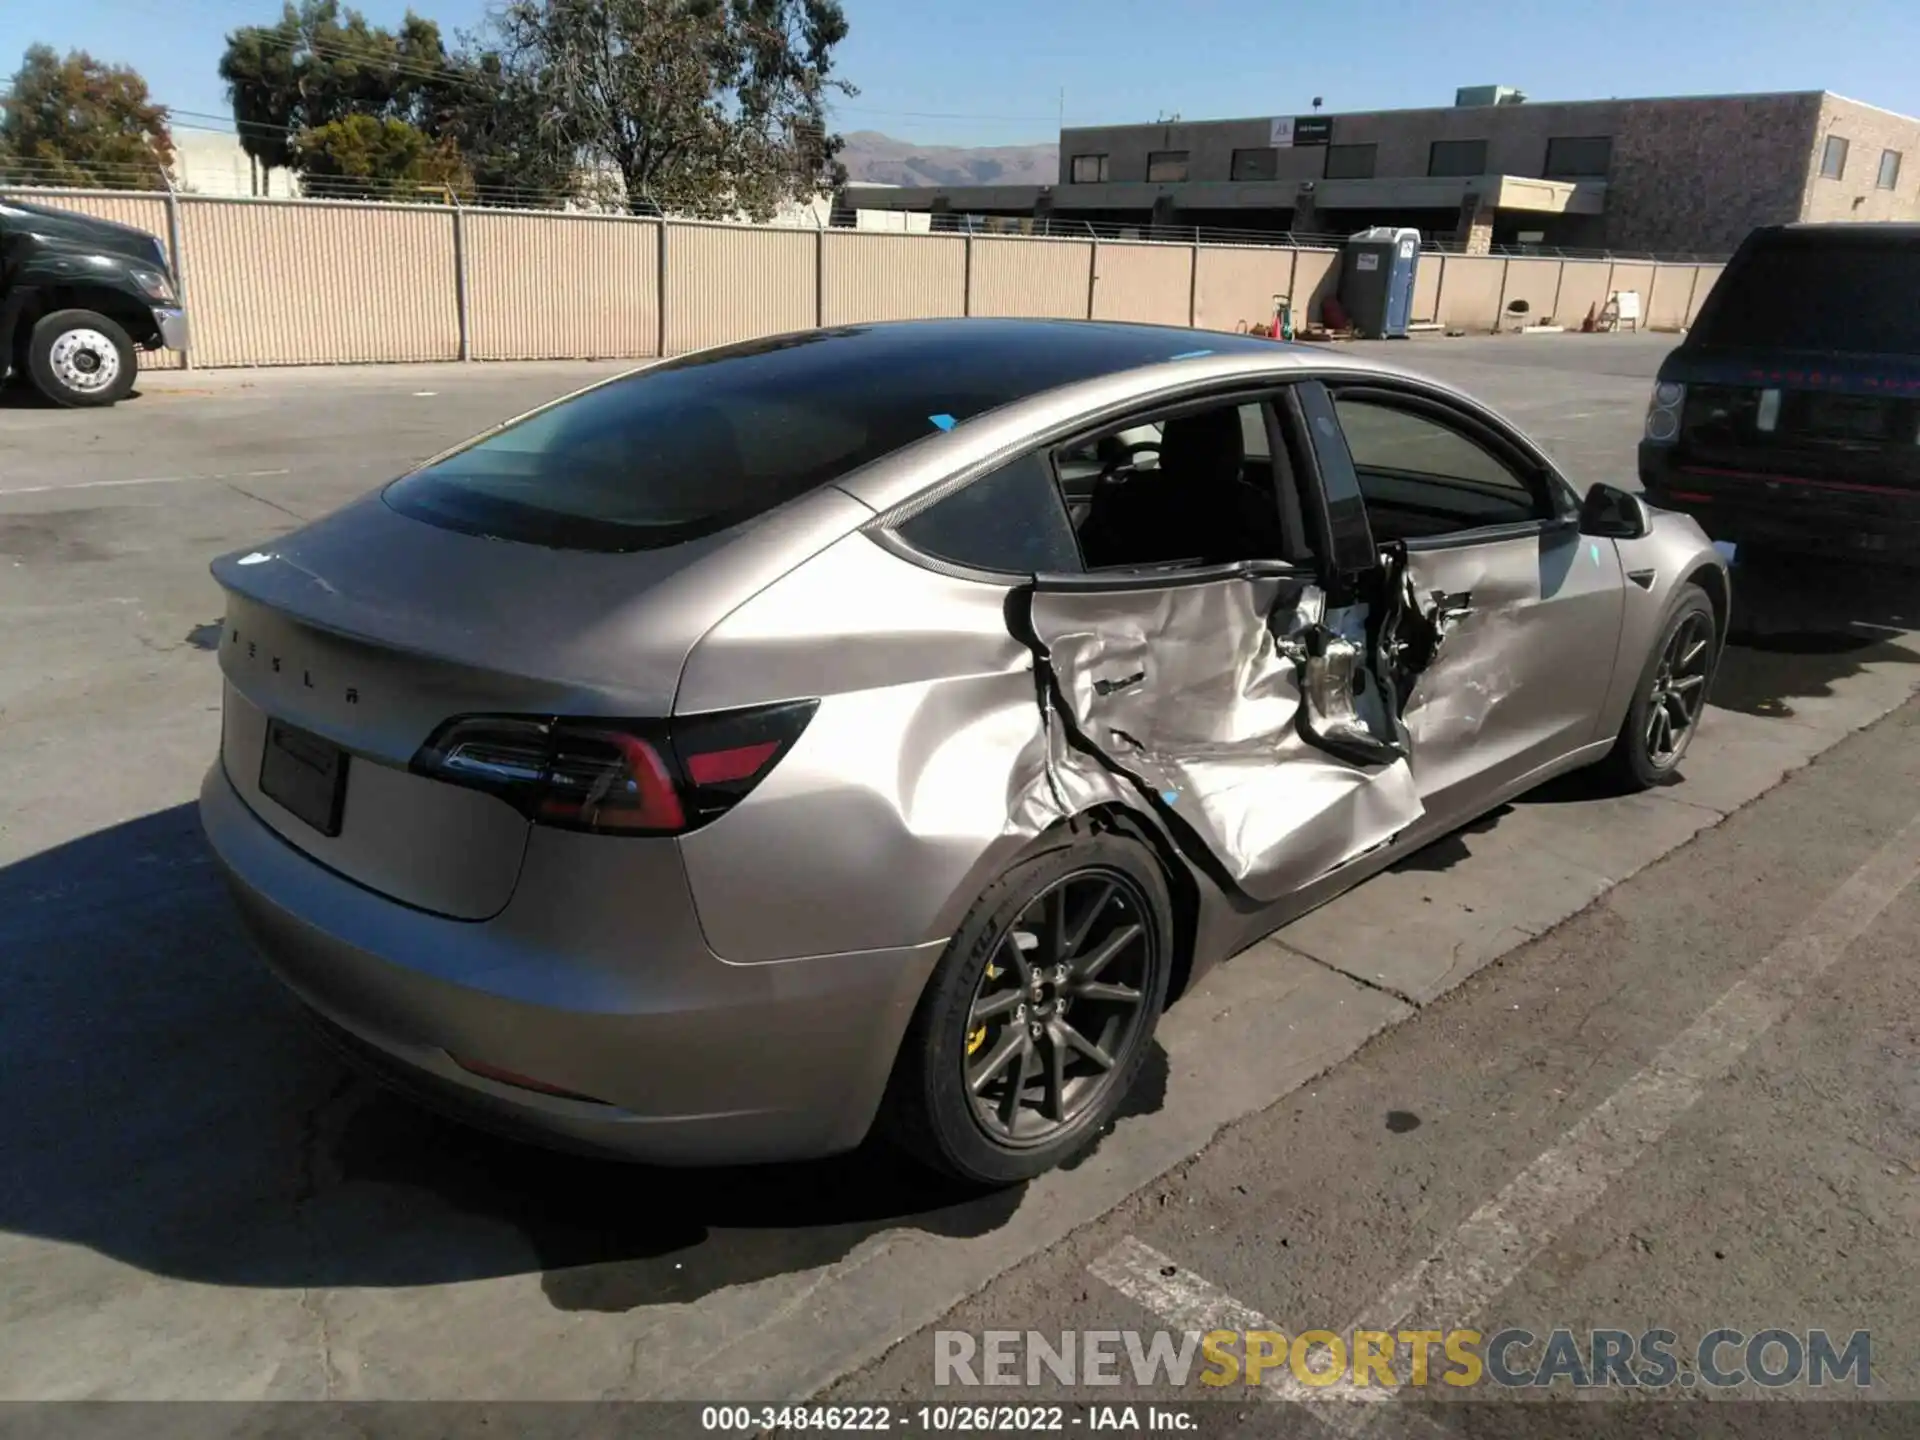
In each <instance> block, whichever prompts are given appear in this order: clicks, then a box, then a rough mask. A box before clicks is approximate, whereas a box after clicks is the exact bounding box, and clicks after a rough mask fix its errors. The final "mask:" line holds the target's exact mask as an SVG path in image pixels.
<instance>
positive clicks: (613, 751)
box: [412, 700, 820, 835]
mask: <svg viewBox="0 0 1920 1440" xmlns="http://www.w3.org/2000/svg"><path fill="white" fill-rule="evenodd" d="M819 703H820V702H819V701H817V700H796V701H792V702H790V703H787V704H783V705H763V706H758V707H756V708H754V709H752V710H731V711H725V712H722V713H719V714H713V715H684V716H680V717H678V718H676V719H673V720H670V721H657V720H651V721H624V720H621V721H614V720H569V719H557V718H556V719H547V718H541V717H534V716H525V715H462V716H460V717H458V718H457V719H453V720H449V721H448V722H447V723H446V724H444V725H442V726H441V727H440V728H439V729H438V730H436V731H435V732H434V733H433V735H432V737H431V738H430V739H429V740H428V741H427V743H426V744H425V745H423V746H422V747H421V748H420V753H419V754H417V755H415V756H414V757H413V765H412V768H413V770H414V772H415V773H416V774H420V775H427V776H431V777H432V778H433V779H436V780H444V781H446V782H448V783H449V784H453V785H464V786H467V787H469V788H471V789H475V790H485V791H487V792H488V793H489V794H493V795H498V796H499V797H500V798H501V799H503V800H506V801H508V802H509V803H510V804H512V805H514V806H515V807H516V808H517V809H519V811H520V812H521V813H522V814H523V815H525V816H526V817H527V818H528V819H529V820H532V821H534V822H535V823H536V824H540V825H553V826H558V827H560V828H562V829H567V830H590V831H593V832H594V833H596V834H606V835H678V834H681V833H682V832H684V831H688V830H695V829H698V828H699V827H700V826H702V825H704V824H706V823H707V822H708V821H710V820H713V819H715V818H716V817H718V816H720V815H724V814H725V813H726V812H727V811H728V810H730V809H732V808H733V807H734V806H735V805H737V804H739V803H740V801H741V800H742V799H744V798H745V797H746V796H747V795H748V794H749V793H750V792H751V791H752V790H753V788H754V786H756V785H758V784H759V783H760V782H761V781H762V780H764V779H765V778H766V777H767V774H768V772H769V771H771V770H772V769H773V767H774V766H775V765H776V764H777V763H778V762H779V760H780V757H781V756H782V755H784V754H785V753H786V752H787V751H788V750H789V749H790V748H791V747H792V745H793V742H794V741H795V740H797V739H799V738H800V732H801V731H803V730H805V729H806V728H807V722H808V721H809V720H811V719H812V718H813V712H814V711H815V710H816V709H818V708H819Z"/></svg>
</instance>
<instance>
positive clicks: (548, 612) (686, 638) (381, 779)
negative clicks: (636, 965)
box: [212, 490, 872, 919]
mask: <svg viewBox="0 0 1920 1440" xmlns="http://www.w3.org/2000/svg"><path fill="white" fill-rule="evenodd" d="M871 513H872V512H871V511H870V510H868V509H867V508H866V507H865V506H863V505H861V504H859V503H858V502H857V501H855V500H853V499H852V498H851V497H849V496H847V495H845V494H843V493H841V492H839V491H835V490H827V491H822V492H819V493H817V494H815V495H811V496H808V497H807V498H805V499H803V500H801V501H799V502H796V503H795V504H793V505H792V506H789V507H787V508H786V509H785V510H784V511H782V512H778V513H775V514H772V515H768V516H765V517H763V518H762V519H761V520H760V521H759V522H758V523H757V524H756V525H754V526H752V527H751V528H749V529H748V530H746V531H745V532H744V533H741V532H734V533H732V534H731V535H729V534H726V533H722V534H716V535H713V536H709V537H705V538H704V539H700V540H694V541H690V542H688V543H686V544H682V545H676V546H672V547H669V548H662V549H654V550H646V551H640V552H636V553H630V554H597V553H582V552H573V551H563V550H554V549H543V548H541V547H538V546H532V545H525V544H519V543H514V542H509V541H501V540H491V539H486V538H482V537H480V536H476V535H471V534H465V533H461V532H458V531H453V530H447V529H441V528H438V527H436V526H433V525H430V524H426V523H423V522H421V521H417V520H412V519H408V518H406V517H405V516H402V515H400V514H397V513H395V512H394V511H392V510H391V509H389V508H387V506H386V505H385V504H384V503H383V502H382V501H381V499H380V497H379V496H377V495H375V496H370V497H368V498H367V499H364V500H361V501H359V502H356V503H355V504H353V505H350V506H348V507H347V508H346V509H344V510H342V511H339V512H337V513H336V514H334V515H331V516H329V517H327V518H325V519H323V520H320V521H317V522H315V523H314V524H312V525H309V526H307V527H305V528H304V529H301V530H298V531H295V532H294V533H292V534H290V535H287V536H284V537H282V538H281V539H279V540H276V541H273V542H270V543H268V544H266V545H263V546H261V547H260V548H258V549H257V550H253V551H248V552H241V553H237V554H233V555H227V556H223V557H222V558H221V559H219V560H216V561H215V562H214V564H213V567H212V568H213V574H214V578H215V579H216V580H217V581H218V582H219V583H220V585H221V586H222V588H223V589H224V590H225V591H226V599H227V613H226V623H225V626H224V628H223V631H222V634H221V640H220V668H221V671H222V673H223V675H224V677H225V680H226V696H225V706H224V712H223V713H224V735H223V739H222V752H221V753H222V758H223V761H224V764H225V769H226V773H227V776H228V778H229V780H230V781H231V782H232V783H233V785H234V786H235V788H236V789H237V790H238V791H239V792H240V794H241V795H242V797H243V798H244V799H245V800H246V802H247V804H248V805H249V806H250V807H251V808H252V809H253V810H254V812H255V813H256V814H257V815H258V816H259V817H260V818H261V820H262V821H263V822H264V823H266V824H267V825H269V826H270V827H271V828H273V829H274V830H275V831H276V832H277V833H278V834H279V835H280V836H281V837H282V838H283V839H285V840H287V841H288V843H290V844H292V845H294V846H295V847H296V848H298V849H300V850H302V851H304V852H306V853H307V854H309V855H311V856H312V857H313V858H314V859H315V860H317V861H319V862H320V863H321V864H323V865H326V866H328V867H329V868H331V869H333V870H336V871H338V872H339V873H341V874H343V875H345V876H347V877H348V878H350V879H352V880H355V881H357V882H358V883H360V884H362V885H365V886H367V887H368V888H369V889H372V890H376V891H378V892H380V893H382V894H385V895H389V896H391V897H393V898H394V899H397V900H400V901H403V902H404V903H406V904H409V905H413V906H416V907H418V908H420V909H425V910H430V911H433V912H435V913H439V914H445V915H452V916H456V917H459V918H462V919H483V918H485V917H487V916H489V915H493V914H496V913H498V912H499V911H500V910H501V909H502V908H504V907H505V905H506V903H507V900H508V899H509V898H510V897H511V895H512V892H513V886H514V883H515V880H516V878H517V875H518V871H519V866H520V860H521V856H522V854H523V852H524V850H525V846H526V838H527V822H526V820H525V819H524V818H523V817H522V816H521V815H520V813H519V812H518V811H516V810H514V809H513V808H512V807H511V806H510V805H508V804H506V803H505V802H504V801H501V800H498V799H495V798H494V797H492V796H489V795H485V794H481V793H479V792H477V791H474V790H469V789H466V788H464V787H461V786H456V785H449V784H445V783H442V782H440V781H438V780H433V779H429V778H426V777H424V776H420V775H415V774H413V773H411V772H410V771H409V770H408V768H407V767H408V764H409V762H410V761H411V760H412V758H413V757H414V756H415V755H416V754H417V753H418V752H419V750H420V747H421V746H422V744H424V743H425V741H426V740H427V738H428V737H429V736H430V735H431V734H432V733H433V732H434V731H435V730H436V729H437V728H439V726H440V725H441V724H443V723H444V722H445V721H447V720H449V719H451V718H453V717H454V716H456V715H474V714H521V715H526V714H533V715H543V716H553V715H574V716H605V717H616V716H617V717H627V718H647V717H666V716H667V715H669V714H671V713H672V709H673V701H674V695H675V692H676V690H677V689H678V685H679V677H680V671H681V667H682V665H683V664H684V662H685V660H686V657H687V654H688V652H689V651H690V650H691V649H692V647H693V644H694V642H695V641H696V640H698V638H699V637H700V636H701V635H702V634H704V633H705V632H706V630H708V629H709V628H711V626H712V625H713V624H714V622H715V621H717V620H718V619H719V618H720V617H721V616H723V615H724V614H726V613H727V611H728V610H730V609H732V608H733V607H734V606H735V605H737V604H738V603H739V602H740V601H741V600H742V599H744V598H746V596H748V595H750V594H752V593H753V592H754V591H756V590H758V589H760V588H761V587H762V586H764V585H766V584H768V583H770V582H771V581H772V580H773V579H775V578H777V577H778V576H779V575H780V574H783V573H785V571H786V570H788V569H790V568H791V567H792V566H793V565H794V564H797V563H798V562H799V561H800V560H802V559H804V558H805V557H806V556H807V555H809V554H811V553H813V552H814V551H815V550H817V549H819V548H820V547H821V546H822V545H823V544H825V543H827V542H828V540H830V539H832V538H837V537H838V536H839V535H841V534H844V533H845V532H846V531H847V530H849V529H851V528H852V527H853V526H854V525H856V524H858V523H859V522H860V521H861V520H862V519H865V518H869V517H870V516H871ZM722 550H725V551H726V552H727V553H726V554H725V555H724V556H723V555H721V554H720V553H719V552H720V551H722ZM275 722H280V723H282V724H284V725H290V726H293V727H297V730H298V731H300V732H305V733H306V735H307V736H309V737H311V741H312V742H315V743H317V746H318V747H319V749H320V750H322V751H323V752H325V753H327V754H331V753H333V750H334V747H337V749H338V751H339V752H341V753H342V754H344V756H345V762H344V763H345V771H346V775H345V780H344V796H343V800H342V803H341V804H340V807H339V810H338V815H337V833H334V834H329V833H327V832H326V827H325V826H324V825H316V824H314V823H312V820H311V818H307V819H303V818H302V817H301V815H300V814H298V813H295V811H294V810H293V809H290V808H289V807H288V806H287V805H286V804H284V803H282V802H281V801H278V800H275V799H274V798H272V797H271V796H270V795H269V793H268V792H267V790H266V789H263V787H262V771H263V764H264V763H265V761H266V760H267V756H268V752H269V749H270V746H269V740H268V736H269V730H270V727H271V726H273V725H274V723H275ZM301 743H307V742H304V741H303V742H301ZM269 788H272V787H271V785H270V786H269Z"/></svg>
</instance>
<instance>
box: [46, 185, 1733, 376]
mask: <svg viewBox="0 0 1920 1440" xmlns="http://www.w3.org/2000/svg"><path fill="white" fill-rule="evenodd" d="M11 193H13V194H15V195H17V196H18V197H19V198H22V199H31V200H34V201H37V202H39V203H42V204H48V205H54V206H58V207H60V208H64V209H69V210H80V211H85V212H86V213H88V214H93V215H98V216H100V217H102V218H103V219H108V220H117V221H119V222H120V223H122V224H127V225H134V226H138V227H139V228H140V229H142V230H147V231H150V232H152V233H153V234H155V235H158V236H160V237H161V238H162V240H163V241H165V242H166V243H167V245H168V248H169V250H170V251H171V252H173V261H174V267H175V269H176V271H178V272H179V274H180V276H181V279H182V284H183V288H184V289H185V292H186V302H187V308H188V311H189V314H190V316H191V321H192V329H193V354H192V363H193V364H194V365H205V366H221V365H302V364H345V363H354V362H365V361H401V360H554V359H618V358H635V359H644V358H649V357H653V356H658V355H675V354H680V353H682V352H684V351H687V350H695V349H699V348H701V347H703V346H707V345H718V344H723V343H725V342H727V341H731V340H743V339H749V338H751V337H753V336H756V335H771V334H778V333H780V332H783V331H788V330H803V329H807V328H809V327H811V326H815V325H841V324H851V323H855V322H858V321H863V320H894V319H908V318H917V317H931V316H942V315H1051V316H1064V317H1069V318H1088V317H1091V318H1095V319H1111V320H1144V321H1155V322H1158V323H1161V324H1171V325H1191V326H1196V327H1198V328H1200V329H1207V330H1236V329H1242V330H1243V329H1246V328H1247V327H1248V326H1249V325H1250V324H1263V323H1265V322H1266V321H1267V320H1269V319H1270V318H1271V317H1272V314H1273V307H1274V300H1275V297H1277V296H1281V295H1286V296H1290V297H1292V302H1293V308H1294V314H1295V317H1296V319H1297V320H1299V321H1302V322H1304V321H1306V320H1310V319H1317V318H1319V315H1320V306H1321V302H1322V301H1324V300H1325V299H1326V297H1327V296H1329V295H1331V294H1333V293H1334V291H1335V289H1336V288H1337V286H1338V282H1339V275H1340V255H1339V252H1338V251H1337V250H1331V249H1312V248H1304V247H1303V248H1297V249H1291V248H1281V247H1277V246H1230V245H1217V244H1175V243H1160V242H1136V241H1117V240H1059V239H1040V238H1034V239H1029V238H1023V237H1017V236H984V235H980V236H969V235H950V234H931V235H895V234H880V233H870V232H863V231H856V230H818V231H808V230H792V229H773V228H760V227H753V226H744V225H711V224H696V223H691V222H680V221H665V222H663V221H659V220H649V219H635V218H629V217H626V216H609V215H578V214H556V213H553V212H549V211H533V212H520V211H502V210H466V209H459V208H455V207H450V206H439V205H380V204H371V203H368V204H361V203H353V202H342V201H314V200H255V199H225V198H222V199H214V198H209V197H202V196H193V195H179V196H170V195H159V194H153V195H149V194H135V193H128V192H124V191H77V190H30V191H15V192H11ZM1720 268H1721V267H1720V266H1718V265H1712V264H1692V263H1687V264H1654V263H1650V262H1641V261H1625V260H1622V261H1606V260H1558V259H1534V258H1527V257H1500V256H1486V255H1451V254H1449V255H1442V254H1438V253H1432V254H1428V255H1425V256H1422V258H1421V262H1420V270H1419V278H1418V284H1417V286H1416V290H1415V295H1414V319H1415V320H1418V321H1430V322H1434V323H1437V324H1440V325H1442V326H1444V327H1446V328H1448V329H1458V330H1466V331H1469V332H1481V333H1484V332H1487V331H1491V330H1494V329H1496V328H1499V327H1501V326H1502V325H1508V324H1513V323H1517V321H1515V320H1514V318H1513V314H1514V312H1513V305H1514V302H1515V301H1522V300H1524V301H1525V302H1526V310H1525V318H1526V319H1527V320H1530V321H1535V322H1543V321H1548V320H1551V321H1552V322H1553V323H1556V324H1560V325H1565V326H1569V327H1571V326H1577V325H1578V324H1580V322H1581V321H1582V320H1583V319H1584V318H1585V317H1586V314H1587V311H1588V308H1589V307H1590V306H1595V305H1600V304H1604V303H1605V300H1606V298H1607V296H1608V295H1609V294H1611V293H1612V292H1614V291H1623V290H1635V291H1638V292H1639V294H1640V303H1641V310H1642V320H1641V323H1642V324H1643V325H1646V326H1648V327H1650V328H1655V329H1677V328H1679V327H1680V326H1682V325H1685V324H1688V323H1690V322H1691V321H1692V319H1693V317H1694V315H1695V314H1696V313H1697V312H1698V310H1699V307H1700V303H1701V301H1702V300H1704V299H1705V298H1706V294H1707V291H1708V290H1710V289H1711V288H1712V286H1713V282H1714V280H1715V279H1716V278H1717V277H1718V276H1719V273H1720ZM146 361H147V363H149V364H155V363H158V364H166V363H176V362H173V360H172V357H161V356H150V357H146Z"/></svg>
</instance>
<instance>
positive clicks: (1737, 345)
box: [1688, 234, 1920, 355]
mask: <svg viewBox="0 0 1920 1440" xmlns="http://www.w3.org/2000/svg"><path fill="white" fill-rule="evenodd" d="M1688 343H1689V344H1691V345H1702V346H1719V347H1723V348H1727V349H1743V350H1744V349H1752V350H1834V351H1854V352H1856V353H1861V354H1869V355H1920V245H1916V244H1914V243H1913V242H1911V241H1908V242H1906V243H1901V242H1898V241H1884V240H1871V241H1870V240H1864V239H1862V240H1855V239H1852V238H1850V237H1849V238H1847V239H1844V240H1839V241H1837V242H1835V243H1830V244H1823V243H1821V242H1820V240H1819V239H1818V238H1817V237H1814V236H1795V235H1791V234H1788V235H1782V236H1778V237H1774V238H1772V239H1768V240H1764V241H1760V242H1758V243H1756V245H1755V246H1754V248H1753V249H1751V250H1749V251H1748V252H1747V253H1746V256H1745V258H1744V259H1736V260H1735V261H1734V262H1733V263H1732V264H1731V265H1729V266H1728V267H1727V271H1726V273H1725V274H1724V275H1722V276H1721V277H1720V279H1719V282H1718V283H1717V284H1715V285H1714V287H1713V293H1712V295H1711V296H1710V297H1709V298H1708V300H1707V304H1706V306H1705V307H1704V310H1703V313H1702V314H1701V316H1700V319H1699V322H1698V324H1696V325H1695V327H1694V330H1693V333H1692V334H1691V335H1690V336H1689V337H1688Z"/></svg>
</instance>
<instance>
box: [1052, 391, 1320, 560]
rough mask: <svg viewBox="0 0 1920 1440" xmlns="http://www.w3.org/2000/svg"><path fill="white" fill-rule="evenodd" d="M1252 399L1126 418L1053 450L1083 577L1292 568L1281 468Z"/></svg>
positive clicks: (1293, 519)
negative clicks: (1269, 563) (1158, 570)
mask: <svg viewBox="0 0 1920 1440" xmlns="http://www.w3.org/2000/svg"><path fill="white" fill-rule="evenodd" d="M1267 435H1268V431H1267V407H1266V405H1265V403H1264V402H1262V401H1259V400H1232V401H1222V402H1220V403H1217V404H1213V405H1205V406H1187V407H1184V408H1182V409H1180V410H1178V411H1175V412H1173V413H1171V414H1165V415H1162V416H1143V417H1135V418H1133V419H1129V420H1127V421H1125V422H1123V423H1121V424H1118V425H1114V426H1111V427H1109V428H1107V429H1104V430H1102V431H1100V432H1098V433H1096V434H1093V435H1089V436H1084V437H1082V438H1080V439H1078V440H1075V441H1072V442H1069V443H1068V444H1066V445H1063V446H1060V447H1059V448H1058V449H1057V450H1056V451H1055V452H1054V463H1055V465H1056V467H1057V468H1058V471H1059V475H1060V482H1061V488H1062V489H1063V490H1064V491H1065V493H1066V496H1067V500H1068V504H1069V506H1070V509H1071V512H1072V515H1073V518H1074V524H1075V529H1076V532H1077V534H1078V538H1079V541H1080V550H1081V554H1082V555H1083V556H1084V557H1085V559H1086V564H1087V567H1088V568H1089V569H1091V570H1107V569H1117V568H1131V567H1149V566H1150V567H1160V566H1168V565H1181V564H1190V565H1219V564H1228V563H1232V562H1235V561H1243V560H1285V561H1297V560H1299V559H1302V558H1303V550H1304V536H1303V534H1302V527H1301V526H1300V524H1299V521H1298V518H1297V517H1298V504H1297V501H1296V502H1295V503H1294V504H1292V505H1291V506H1289V505H1288V504H1286V503H1283V501H1284V497H1286V496H1288V495H1290V494H1291V493H1292V486H1293V474H1292V471H1291V467H1289V466H1285V465H1281V466H1278V467H1276V464H1275V459H1274V455H1273V452H1272V447H1271V445H1270V444H1269V441H1268V438H1267Z"/></svg>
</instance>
